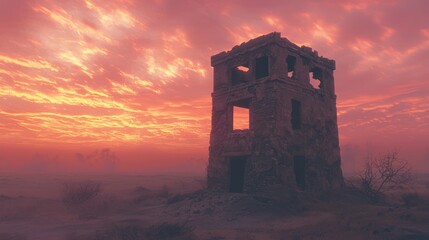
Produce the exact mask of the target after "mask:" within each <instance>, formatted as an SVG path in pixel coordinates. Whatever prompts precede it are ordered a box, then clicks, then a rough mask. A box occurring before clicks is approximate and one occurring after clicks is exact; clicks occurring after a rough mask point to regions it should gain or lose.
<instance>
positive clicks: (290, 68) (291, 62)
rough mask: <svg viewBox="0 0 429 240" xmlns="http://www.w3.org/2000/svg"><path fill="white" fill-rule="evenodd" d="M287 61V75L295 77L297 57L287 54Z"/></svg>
mask: <svg viewBox="0 0 429 240" xmlns="http://www.w3.org/2000/svg"><path fill="white" fill-rule="evenodd" d="M286 63H287V76H288V77H290V78H293V77H295V64H296V57H294V56H287V58H286Z"/></svg>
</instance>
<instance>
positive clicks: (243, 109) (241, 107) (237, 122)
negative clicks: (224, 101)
mask: <svg viewBox="0 0 429 240" xmlns="http://www.w3.org/2000/svg"><path fill="white" fill-rule="evenodd" d="M249 108H250V99H245V100H242V101H239V102H236V103H234V104H233V110H232V111H233V112H232V116H233V122H232V129H233V130H248V129H250V110H249Z"/></svg>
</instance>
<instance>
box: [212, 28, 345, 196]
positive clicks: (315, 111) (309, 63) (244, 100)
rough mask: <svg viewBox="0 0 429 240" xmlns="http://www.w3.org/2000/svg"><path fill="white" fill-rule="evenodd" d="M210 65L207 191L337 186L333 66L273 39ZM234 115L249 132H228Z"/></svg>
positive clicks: (241, 48) (338, 164) (245, 45)
mask: <svg viewBox="0 0 429 240" xmlns="http://www.w3.org/2000/svg"><path fill="white" fill-rule="evenodd" d="M211 64H212V66H213V67H214V90H213V93H212V105H213V106H212V129H211V135H210V149H209V151H210V156H209V165H208V170H207V171H208V173H207V178H208V187H209V189H212V190H219V191H230V192H242V191H244V192H255V191H257V190H258V189H263V188H266V187H269V186H274V185H276V186H279V185H283V186H285V187H286V189H288V188H289V189H301V190H309V191H319V190H320V191H324V190H328V189H333V188H338V187H340V186H341V185H342V183H343V177H342V172H341V159H340V148H339V141H338V127H337V112H336V96H335V91H334V77H333V71H334V70H335V61H334V60H330V59H327V58H324V57H319V56H318V53H317V52H316V51H312V49H311V48H309V47H305V46H302V47H298V46H297V45H295V44H293V43H292V42H290V41H289V40H287V39H286V38H281V36H280V33H276V32H274V33H270V34H268V35H264V36H261V37H258V38H255V39H252V40H250V41H248V42H246V43H242V44H241V45H239V46H235V47H234V48H232V49H231V50H230V51H228V52H221V53H219V54H217V55H214V56H212V58H211ZM312 82H316V83H317V84H312ZM240 108H244V109H248V117H247V119H248V129H234V127H233V126H234V123H233V122H234V120H235V119H234V113H235V109H240Z"/></svg>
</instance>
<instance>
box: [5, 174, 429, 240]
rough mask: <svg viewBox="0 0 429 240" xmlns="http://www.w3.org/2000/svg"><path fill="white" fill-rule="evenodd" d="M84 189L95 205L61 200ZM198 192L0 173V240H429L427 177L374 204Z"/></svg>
mask: <svg viewBox="0 0 429 240" xmlns="http://www.w3.org/2000/svg"><path fill="white" fill-rule="evenodd" d="M89 182H90V183H96V184H100V187H101V188H100V191H99V192H98V194H97V195H96V196H93V197H91V198H89V200H85V201H81V202H77V203H73V204H70V203H68V202H67V201H64V200H65V199H64V198H65V197H64V196H65V195H64V190H65V186H64V183H74V184H75V186H79V184H80V185H85V184H87V183H89ZM203 187H204V177H198V176H174V175H168V176H167V175H150V176H149V175H126V174H122V175H119V174H111V175H107V174H106V175H60V174H38V175H24V174H0V240H5V239H7V240H33V239H34V240H39V239H40V240H49V239H53V240H57V239H58V240H62V239H64V240H77V239H83V240H85V239H88V240H95V239H97V240H99V239H106V240H110V239H114V240H116V239H118V240H134V239H207V240H220V239H243V240H244V239H293V240H301V239H398V240H405V239H429V175H421V176H419V177H418V178H416V180H415V181H414V183H413V184H412V188H411V187H407V188H404V189H402V190H400V191H397V192H394V193H391V195H390V196H389V198H388V201H387V202H386V203H383V204H377V205H376V204H369V203H367V202H366V201H363V200H362V199H360V198H357V197H356V196H355V195H353V194H351V193H349V192H347V191H345V192H344V193H332V194H329V195H317V196H315V195H309V194H308V193H303V192H296V193H294V194H288V195H283V196H281V195H276V194H272V193H264V194H260V195H249V194H232V193H226V194H220V193H212V192H208V191H205V190H202V188H203ZM406 194H408V195H406ZM404 196H409V197H408V200H407V199H406V198H404Z"/></svg>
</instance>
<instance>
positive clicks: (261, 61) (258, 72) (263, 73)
mask: <svg viewBox="0 0 429 240" xmlns="http://www.w3.org/2000/svg"><path fill="white" fill-rule="evenodd" d="M255 68H256V69H255V77H256V79H258V78H263V77H267V76H268V56H263V57H260V58H257V59H256V67H255Z"/></svg>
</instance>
